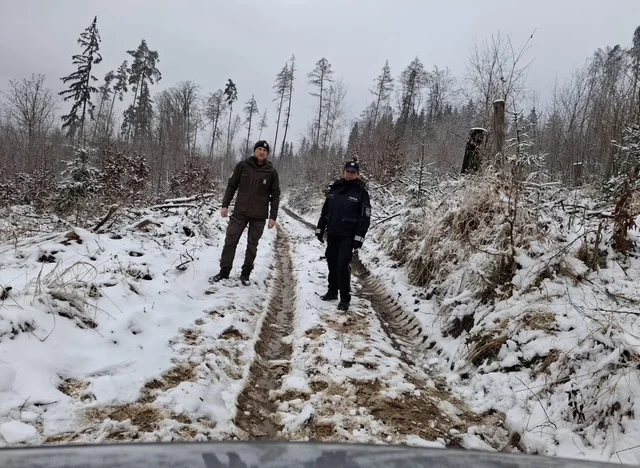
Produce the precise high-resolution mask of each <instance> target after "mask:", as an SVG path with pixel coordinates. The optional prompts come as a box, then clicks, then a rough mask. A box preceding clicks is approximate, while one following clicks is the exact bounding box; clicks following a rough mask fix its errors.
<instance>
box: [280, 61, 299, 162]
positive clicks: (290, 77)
mask: <svg viewBox="0 0 640 468" xmlns="http://www.w3.org/2000/svg"><path fill="white" fill-rule="evenodd" d="M295 72H296V57H295V55H292V56H291V60H290V66H289V72H288V74H287V85H288V86H287V94H286V97H285V99H286V101H287V111H286V112H285V122H284V135H283V137H282V151H284V145H285V144H286V142H287V132H288V130H289V119H290V118H291V100H292V97H293V80H294V75H295Z"/></svg>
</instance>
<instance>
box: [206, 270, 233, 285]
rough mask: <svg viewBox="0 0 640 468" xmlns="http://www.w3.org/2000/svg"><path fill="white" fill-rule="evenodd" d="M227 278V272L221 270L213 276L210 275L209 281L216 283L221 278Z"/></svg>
mask: <svg viewBox="0 0 640 468" xmlns="http://www.w3.org/2000/svg"><path fill="white" fill-rule="evenodd" d="M227 278H229V273H227V272H225V271H221V272H220V273H218V274H217V275H215V276H212V277H211V278H209V283H212V284H213V283H217V282H219V281H222V280H223V279H227Z"/></svg>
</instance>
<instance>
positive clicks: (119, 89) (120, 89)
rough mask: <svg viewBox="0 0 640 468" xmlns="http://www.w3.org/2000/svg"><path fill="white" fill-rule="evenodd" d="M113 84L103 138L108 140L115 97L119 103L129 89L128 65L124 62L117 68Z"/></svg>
mask: <svg viewBox="0 0 640 468" xmlns="http://www.w3.org/2000/svg"><path fill="white" fill-rule="evenodd" d="M115 80H116V82H115V84H114V85H113V96H112V99H111V106H110V107H109V114H108V115H107V126H106V130H105V136H106V137H107V138H109V137H110V136H111V127H110V125H111V116H112V115H113V106H114V104H115V103H116V97H117V98H118V100H119V101H120V102H122V100H123V99H124V93H126V92H127V91H128V90H129V89H128V87H127V84H128V81H129V64H128V62H127V61H126V60H125V61H124V62H122V65H120V67H118V71H116V74H115Z"/></svg>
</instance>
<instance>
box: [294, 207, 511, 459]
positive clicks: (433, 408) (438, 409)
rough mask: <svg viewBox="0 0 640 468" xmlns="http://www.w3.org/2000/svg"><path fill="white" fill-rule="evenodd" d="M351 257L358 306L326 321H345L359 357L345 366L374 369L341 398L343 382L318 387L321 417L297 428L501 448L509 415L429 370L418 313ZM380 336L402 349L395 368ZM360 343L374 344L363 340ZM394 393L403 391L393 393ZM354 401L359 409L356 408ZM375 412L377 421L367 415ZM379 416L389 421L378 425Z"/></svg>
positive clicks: (335, 436)
mask: <svg viewBox="0 0 640 468" xmlns="http://www.w3.org/2000/svg"><path fill="white" fill-rule="evenodd" d="M283 210H284V212H285V213H286V214H287V215H289V216H290V217H291V218H293V219H294V220H296V221H298V222H300V223H302V224H303V225H305V226H306V227H308V228H310V229H315V226H313V225H312V223H310V222H308V221H306V220H305V219H303V218H302V217H300V216H299V215H297V214H296V213H294V212H292V211H291V210H290V209H288V208H286V207H285V208H283ZM352 265H353V268H354V271H353V272H354V276H355V277H356V279H357V280H358V286H357V287H356V291H355V295H354V297H355V298H357V301H356V302H355V304H353V310H352V311H350V312H349V313H347V314H338V315H334V314H331V313H330V314H329V315H327V316H326V318H325V323H326V324H327V326H329V327H331V325H332V323H333V322H334V321H336V320H337V321H339V322H340V324H343V327H342V328H341V329H340V330H338V331H339V332H340V334H342V336H343V338H342V340H343V341H344V343H345V354H348V355H353V356H354V357H355V358H353V359H352V361H353V362H350V361H345V360H343V367H345V368H346V367H350V369H344V368H343V369H338V370H339V371H341V372H343V373H348V372H349V371H350V370H351V368H352V369H355V368H356V366H358V365H364V366H365V367H367V366H369V369H368V370H369V371H370V372H369V374H370V376H366V377H365V376H364V375H361V376H360V377H358V376H357V374H354V376H353V377H347V379H346V382H345V383H343V385H342V387H341V389H340V390H339V393H340V394H341V395H343V396H344V398H343V400H342V401H341V402H340V403H338V404H336V402H335V401H334V395H335V391H336V390H335V389H332V387H331V385H329V388H323V387H320V388H319V389H318V391H317V392H316V395H313V396H311V397H310V400H311V401H313V403H314V406H315V411H316V418H315V419H314V420H313V421H312V423H311V424H310V425H309V427H308V428H307V430H303V431H301V433H299V434H296V436H308V437H310V438H312V439H318V440H323V441H344V440H347V441H367V440H368V439H367V437H369V438H370V437H371V435H369V434H368V435H366V436H363V437H364V438H363V439H361V440H358V439H354V438H353V437H352V436H351V434H352V433H353V431H358V430H360V428H363V427H367V426H368V427H370V428H371V431H370V434H371V433H373V431H377V434H373V438H382V439H383V440H386V441H387V442H390V443H410V441H411V440H415V439H412V437H415V436H417V437H419V438H420V439H421V440H423V441H438V443H440V444H442V445H446V446H449V447H460V446H464V445H465V444H466V443H467V442H468V441H467V440H466V438H468V437H474V438H476V439H475V440H478V439H479V441H480V442H479V443H485V444H488V445H489V446H491V447H493V448H495V449H502V448H504V447H505V446H507V445H508V443H509V440H508V433H507V431H506V430H505V429H504V427H503V415H500V414H498V413H492V414H489V413H487V414H476V413H474V412H472V411H471V410H470V409H469V408H468V407H467V406H466V405H465V404H464V402H462V401H460V400H458V399H457V398H454V397H453V396H452V395H451V394H450V393H449V392H448V391H447V390H446V385H444V384H443V382H438V379H437V377H436V376H432V375H430V374H429V373H428V372H427V371H426V370H425V369H424V367H423V365H424V362H425V361H426V360H428V358H429V356H430V354H431V353H432V352H433V353H435V349H434V348H435V346H436V343H435V342H433V341H430V340H429V338H428V337H427V336H426V334H425V333H424V331H423V329H422V327H421V325H420V322H419V321H418V319H417V318H416V317H415V315H414V314H413V313H412V312H409V311H406V310H405V309H404V308H403V307H402V306H401V305H400V304H399V303H398V301H396V299H395V298H394V296H393V292H392V290H391V289H389V288H388V287H387V286H386V285H385V284H384V282H383V281H382V280H380V279H379V278H377V277H376V276H375V275H373V274H372V273H371V272H370V271H369V269H368V268H367V266H366V265H365V264H364V263H363V262H361V261H360V259H359V258H358V256H357V255H356V256H355V258H354V261H353V264H352ZM363 299H364V301H362V300H363ZM367 310H369V311H370V313H367ZM345 332H346V333H345ZM380 335H384V337H383V336H380ZM380 338H383V340H384V341H386V342H387V343H389V344H390V345H391V347H392V348H393V349H394V350H395V352H396V356H397V359H398V360H396V361H395V362H396V363H397V364H396V365H395V366H394V370H392V371H391V370H385V369H383V367H384V366H385V364H384V363H385V362H386V361H388V362H393V358H392V357H391V356H390V355H385V353H384V352H382V353H381V354H380V353H379V352H378V351H383V348H380V349H379V350H378V351H376V348H378V347H380V346H384V345H382V344H381V342H380V341H379V339H380ZM358 343H362V344H364V343H368V345H367V346H366V347H365V348H362V347H361V345H360V344H358ZM317 351H320V349H318V350H317ZM360 361H362V362H360ZM364 361H367V362H364ZM394 382H404V383H403V384H402V385H403V386H404V390H398V388H397V387H394ZM400 388H402V387H400ZM392 393H393V394H396V396H393V397H392V396H390V394H392ZM350 408H351V409H350ZM353 408H356V409H357V410H356V413H357V414H355V415H354V410H353ZM335 412H339V413H341V414H342V415H343V416H341V420H340V421H336V420H335V418H333V419H332V416H331V415H332V414H333V413H335ZM361 412H362V414H361ZM345 414H346V416H344V415H345ZM350 416H351V417H350ZM371 416H372V417H373V418H374V421H373V422H372V421H371V420H370V419H368V418H369V417H371ZM376 422H379V423H381V424H382V426H380V427H378V426H376Z"/></svg>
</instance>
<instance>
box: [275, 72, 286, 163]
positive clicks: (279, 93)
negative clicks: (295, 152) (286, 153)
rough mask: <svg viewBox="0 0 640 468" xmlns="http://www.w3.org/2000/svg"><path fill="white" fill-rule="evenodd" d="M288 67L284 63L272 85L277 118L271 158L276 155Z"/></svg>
mask: <svg viewBox="0 0 640 468" xmlns="http://www.w3.org/2000/svg"><path fill="white" fill-rule="evenodd" d="M288 70H289V66H288V65H287V64H286V63H285V65H284V67H282V70H280V72H279V73H278V74H277V75H276V81H275V83H274V84H273V90H274V91H275V92H276V97H275V98H274V99H273V100H274V101H275V102H277V103H278V104H277V106H276V112H277V113H278V117H276V136H275V138H274V140H273V153H274V154H273V156H274V157H275V154H276V153H277V149H278V132H279V131H280V118H281V117H282V108H283V105H284V98H285V95H286V92H287V76H288Z"/></svg>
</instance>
